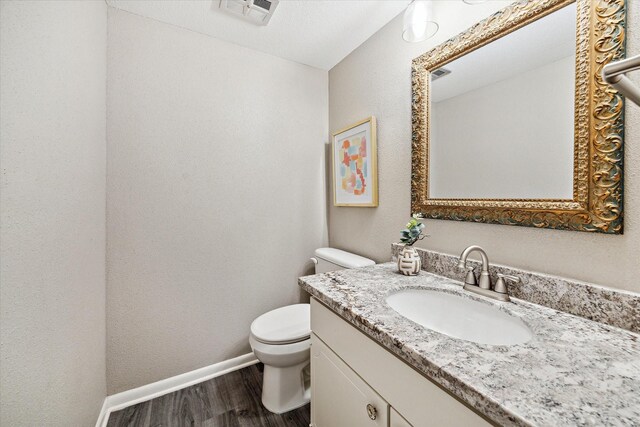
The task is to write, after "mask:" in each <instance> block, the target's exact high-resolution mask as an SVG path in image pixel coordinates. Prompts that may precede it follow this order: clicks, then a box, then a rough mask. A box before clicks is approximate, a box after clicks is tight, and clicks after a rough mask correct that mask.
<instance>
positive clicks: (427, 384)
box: [311, 298, 491, 427]
mask: <svg viewBox="0 0 640 427" xmlns="http://www.w3.org/2000/svg"><path fill="white" fill-rule="evenodd" d="M311 330H312V332H313V333H312V335H311V426H312V427H360V426H362V427H366V426H370V427H375V426H379V427H428V426H438V427H447V426H451V427H453V426H465V427H474V426H488V425H491V424H489V423H488V422H487V421H486V420H485V419H484V418H482V417H481V416H480V415H478V414H477V413H475V412H474V411H473V410H472V409H470V408H469V407H467V406H466V405H464V404H463V403H461V402H460V401H458V400H457V399H456V398H454V397H453V396H451V395H450V394H449V393H447V392H446V391H444V390H443V389H441V388H440V387H439V386H437V385H436V384H435V383H433V382H431V381H430V380H428V379H427V378H425V377H424V376H423V375H421V374H420V373H419V372H417V371H415V370H414V369H413V368H412V367H410V366H409V365H408V364H406V363H404V362H403V361H401V360H400V359H398V358H397V357H396V356H394V355H393V354H391V353H390V352H389V351H387V350H386V349H384V348H383V347H382V346H380V345H379V344H377V343H376V342H374V341H373V340H372V339H371V338H369V337H367V336H366V335H365V334H363V333H362V332H360V331H359V330H357V329H356V328H355V327H353V326H352V325H351V324H349V323H348V322H346V321H345V320H343V319H342V318H341V317H340V316H338V315H337V314H335V313H334V312H333V311H331V310H330V309H328V308H327V307H325V306H324V305H322V304H321V303H320V302H318V301H317V300H316V299H313V298H312V300H311Z"/></svg>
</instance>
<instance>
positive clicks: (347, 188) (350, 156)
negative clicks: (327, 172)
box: [333, 117, 378, 207]
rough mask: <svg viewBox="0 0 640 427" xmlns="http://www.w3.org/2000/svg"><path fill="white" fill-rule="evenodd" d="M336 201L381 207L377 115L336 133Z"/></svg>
mask: <svg viewBox="0 0 640 427" xmlns="http://www.w3.org/2000/svg"><path fill="white" fill-rule="evenodd" d="M333 204H334V205H335V206H359V207H375V206H378V176H377V170H376V119H375V117H370V118H368V119H366V120H362V121H360V122H358V123H356V124H354V125H351V126H349V127H348V128H346V129H342V130H340V131H338V132H336V133H334V134H333Z"/></svg>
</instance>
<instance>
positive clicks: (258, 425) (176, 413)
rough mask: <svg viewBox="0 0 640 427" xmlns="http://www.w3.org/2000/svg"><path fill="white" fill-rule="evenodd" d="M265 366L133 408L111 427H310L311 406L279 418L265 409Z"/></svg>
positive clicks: (114, 416)
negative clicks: (262, 396)
mask: <svg viewBox="0 0 640 427" xmlns="http://www.w3.org/2000/svg"><path fill="white" fill-rule="evenodd" d="M262 370H263V366H262V364H258V365H253V366H249V367H246V368H244V369H241V370H239V371H235V372H231V373H229V374H226V375H223V376H221V377H218V378H214V379H212V380H209V381H205V382H203V383H200V384H196V385H193V386H191V387H187V388H185V389H182V390H178V391H176V392H173V393H170V394H166V395H164V396H160V397H157V398H155V399H152V400H149V401H147V402H142V403H139V404H137V405H134V406H130V407H128V408H125V409H123V410H121V411H117V412H113V413H111V415H110V416H109V421H108V424H107V426H108V427H123V426H128V427H160V426H162V427H181V426H200V427H309V405H306V406H304V407H302V408H299V409H296V410H294V411H291V412H287V413H286V414H282V415H275V414H272V413H271V412H269V411H268V410H267V409H265V407H264V406H262V402H261V400H260V395H261V393H262Z"/></svg>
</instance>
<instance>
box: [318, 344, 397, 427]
mask: <svg viewBox="0 0 640 427" xmlns="http://www.w3.org/2000/svg"><path fill="white" fill-rule="evenodd" d="M311 349H312V350H311V360H312V362H311V377H312V378H315V379H314V380H312V383H311V395H312V396H317V397H316V398H314V399H313V405H312V409H311V411H312V413H313V415H312V418H313V421H312V425H313V426H314V427H336V426H350V427H367V426H371V427H373V426H378V427H387V426H388V425H389V418H388V412H389V404H388V403H387V402H385V400H384V399H383V398H381V397H380V396H379V395H378V393H376V392H375V391H374V390H373V389H372V388H371V387H369V386H368V385H367V383H365V382H364V381H363V380H362V378H360V377H359V376H358V375H357V374H356V373H355V372H354V371H353V370H351V368H349V367H348V366H347V365H346V364H345V363H344V362H343V361H342V360H340V358H339V357H338V356H336V354H335V353H334V352H332V351H331V350H330V349H329V348H328V347H327V346H326V345H325V344H324V343H323V342H322V341H321V340H320V339H319V338H318V337H317V336H316V335H312V336H311Z"/></svg>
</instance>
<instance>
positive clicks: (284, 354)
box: [249, 248, 375, 414]
mask: <svg viewBox="0 0 640 427" xmlns="http://www.w3.org/2000/svg"><path fill="white" fill-rule="evenodd" d="M312 261H313V262H314V263H315V264H316V273H325V272H327V271H333V270H343V269H346V268H358V267H366V266H369V265H374V264H375V262H374V261H372V260H370V259H367V258H363V257H361V256H359V255H355V254H352V253H349V252H345V251H341V250H339V249H333V248H320V249H316V251H315V258H312ZM310 334H311V325H310V318H309V304H294V305H288V306H286V307H281V308H277V309H275V310H272V311H270V312H268V313H265V314H263V315H262V316H260V317H258V318H257V319H256V320H254V321H253V323H251V335H250V336H249V344H251V348H252V349H253V352H254V353H255V355H256V357H257V358H258V360H260V361H261V362H262V363H264V377H263V380H262V404H263V405H264V407H265V408H267V409H268V410H269V411H271V412H274V413H276V414H281V413H283V412H288V411H291V410H293V409H296V408H299V407H300V406H303V405H306V404H307V403H309V400H310V398H311V387H310V386H311V382H310V370H309V358H310V351H309V348H310V346H311V338H310Z"/></svg>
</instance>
